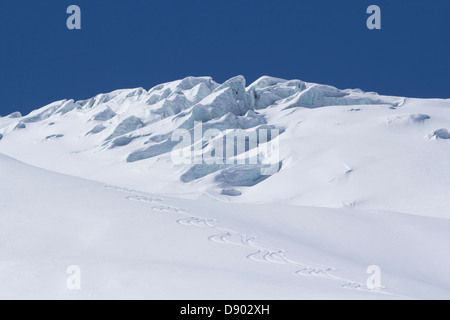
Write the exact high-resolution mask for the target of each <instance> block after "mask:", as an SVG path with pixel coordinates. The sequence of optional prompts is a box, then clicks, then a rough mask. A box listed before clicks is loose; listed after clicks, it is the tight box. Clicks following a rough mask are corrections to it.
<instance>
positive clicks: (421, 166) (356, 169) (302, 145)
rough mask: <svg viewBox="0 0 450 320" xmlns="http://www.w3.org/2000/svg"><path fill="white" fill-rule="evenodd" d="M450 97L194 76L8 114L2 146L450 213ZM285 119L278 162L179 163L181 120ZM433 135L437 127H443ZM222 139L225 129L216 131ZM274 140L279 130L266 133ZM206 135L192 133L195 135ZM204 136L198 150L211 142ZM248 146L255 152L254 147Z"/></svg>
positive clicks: (126, 176)
mask: <svg viewBox="0 0 450 320" xmlns="http://www.w3.org/2000/svg"><path fill="white" fill-rule="evenodd" d="M449 108H450V101H449V100H431V99H430V100H422V99H407V98H399V97H386V96H380V95H377V94H375V93H365V92H362V91H360V90H338V89H336V88H333V87H330V86H324V85H318V84H311V83H306V82H303V81H300V80H291V81H286V80H282V79H277V78H270V77H262V78H261V79H259V80H258V81H256V82H255V83H253V84H251V85H249V86H248V87H246V84H245V79H244V78H243V77H241V76H238V77H235V78H232V79H230V80H228V81H226V82H225V83H224V84H218V83H216V82H214V81H213V80H212V79H211V78H207V77H203V78H193V77H189V78H186V79H183V80H179V81H174V82H171V83H166V84H162V85H159V86H157V87H155V88H152V89H151V90H149V91H146V90H144V89H130V90H118V91H114V92H111V93H108V94H100V95H98V96H96V97H94V98H92V99H88V100H85V101H78V102H74V101H73V100H67V101H66V100H64V101H59V102H55V103H52V104H50V105H48V106H45V107H43V108H41V109H39V110H36V111H34V112H32V113H31V114H30V115H27V116H25V117H20V115H18V114H13V115H12V116H9V117H8V116H7V117H3V118H0V134H1V135H2V139H1V140H0V152H2V153H4V154H7V155H10V156H12V157H14V158H17V159H19V160H21V161H24V162H26V163H30V164H33V165H36V166H38V167H42V168H46V169H50V170H53V171H57V172H61V173H66V174H71V175H75V176H79V177H84V178H89V179H92V180H96V181H102V182H107V183H112V184H117V185H122V186H128V187H133V188H136V189H139V190H143V191H148V192H158V193H167V194H172V195H179V196H183V197H198V196H200V195H202V194H205V193H206V194H211V195H214V196H215V197H221V198H227V197H226V196H223V195H221V193H223V190H231V191H232V192H231V193H232V194H236V195H239V194H242V195H241V196H240V197H235V198H233V199H231V198H230V197H228V200H230V201H234V202H283V203H288V204H293V205H308V206H320V207H333V208H338V207H358V208H363V209H378V210H391V211H399V212H407V213H415V214H419V215H428V216H437V217H450V198H449V197H448V196H447V195H448V194H449V191H450V167H449V166H448V165H447V162H448V161H447V159H449V156H450V147H449V143H450V140H449V139H447V138H449V137H450V134H448V131H447V129H450V113H449ZM195 121H202V123H203V132H205V131H206V130H207V129H218V130H220V132H225V130H229V129H241V130H245V132H246V133H248V134H250V133H252V132H256V131H258V130H260V129H264V128H265V129H268V130H270V129H278V130H279V131H280V135H279V136H278V137H277V138H276V142H277V143H278V144H279V154H280V157H279V167H277V170H276V171H278V169H280V170H279V172H278V173H276V174H274V175H271V176H261V175H260V170H259V169H260V165H254V166H242V165H232V166H230V165H225V166H220V165H219V166H218V165H208V164H204V163H201V164H192V163H191V164H182V165H180V164H175V163H174V162H173V161H172V158H171V151H172V150H173V148H174V147H175V146H176V145H177V143H178V141H171V136H172V134H173V133H174V132H175V131H176V130H177V129H186V130H188V131H189V132H191V133H193V132H194V130H195V129H194V124H195ZM435 133H436V134H435ZM217 139H221V137H219V138H216V140H217ZM269 140H270V139H269ZM198 143H199V141H192V143H191V145H193V146H194V145H196V144H198ZM207 144H208V143H207V141H203V147H202V149H201V150H200V153H203V154H207V153H208V152H209V151H210V150H209V149H208V146H207ZM249 152H251V150H250V151H249Z"/></svg>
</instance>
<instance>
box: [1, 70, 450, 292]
mask: <svg viewBox="0 0 450 320" xmlns="http://www.w3.org/2000/svg"><path fill="white" fill-rule="evenodd" d="M449 108H450V100H442V99H414V98H403V97H390V96H383V95H378V94H376V93H366V92H363V91H361V90H359V89H346V90H340V89H337V88H334V87H332V86H328V85H320V84H314V83H308V82H305V81H301V80H283V79H279V78H272V77H268V76H264V77H262V78H260V79H258V80H257V81H256V82H254V83H253V84H250V85H248V86H247V84H246V80H245V78H244V77H242V76H237V77H234V78H232V79H230V80H228V81H226V82H224V83H223V84H219V83H216V82H215V81H213V80H212V79H211V78H209V77H188V78H185V79H182V80H177V81H174V82H169V83H165V84H161V85H158V86H156V87H154V88H152V89H150V90H148V91H147V90H145V89H143V88H137V89H124V90H116V91H114V92H111V93H104V94H99V95H97V96H96V97H93V98H91V99H87V100H83V101H74V100H61V101H57V102H55V103H52V104H49V105H47V106H44V107H43V108H41V109H39V110H36V111H33V112H32V113H30V114H29V115H27V116H24V117H22V115H20V114H19V113H15V114H13V115H10V116H7V117H3V118H0V153H1V154H4V155H7V156H3V155H0V177H1V179H0V208H1V210H0V254H1V255H2V259H0V298H14V297H22V298H56V299H57V298H62V299H78V298H162V299H165V298H181V299H194V298H203V299H211V298H220V299H221V298H223V299H240V298H247V299H274V298H286V299H299V298H332V299H333V298H344V299H351V298H361V299H384V298H393V299H396V298H419V299H421V298H426V299H428V298H450V277H449V276H448V274H449V272H448V270H449V268H450V250H449V246H448V243H449V240H450V239H449V237H450V232H449V231H450V222H449V221H450V198H449V197H448V194H449V192H450V167H449V166H448V159H449V158H450V145H449V142H448V141H449V138H450V134H449V132H448V130H447V129H445V128H448V127H449V125H450V113H449V112H448V110H449ZM196 121H202V132H201V133H202V134H203V133H205V132H207V131H208V130H214V132H215V133H217V134H214V135H211V136H209V137H207V138H206V137H203V136H200V138H199V137H196V133H197V132H198V130H199V124H198V122H196ZM439 128H441V129H439ZM19 129H20V130H19ZM180 129H184V130H185V132H187V133H188V134H189V135H191V136H192V137H194V138H193V139H191V140H190V141H188V142H189V143H188V146H187V148H188V149H189V148H195V150H197V152H198V155H199V156H200V158H203V159H207V158H208V157H211V156H212V152H213V151H214V152H216V151H217V150H214V146H216V143H223V141H224V137H227V134H228V133H230V132H231V133H233V131H230V130H241V131H239V132H240V133H241V134H244V135H247V138H246V140H245V141H246V144H245V148H244V149H245V150H239V149H238V148H237V147H234V148H232V150H233V149H234V152H233V154H228V153H225V154H223V155H222V156H223V159H222V160H223V162H222V163H205V162H201V163H175V162H174V161H173V159H172V150H173V149H174V147H175V146H177V145H178V144H179V143H180V141H178V140H173V139H172V135H173V134H174V133H176V132H179V130H180ZM261 129H266V130H269V133H270V130H278V131H279V134H277V135H273V136H272V134H269V136H268V139H267V140H268V143H267V144H266V142H265V141H264V139H261V137H260V136H259V133H260V132H261ZM227 130H228V131H227ZM234 132H236V131H234ZM251 136H256V137H257V139H256V141H255V143H254V144H251V143H249V141H248V139H249V137H251ZM225 141H227V140H226V139H225ZM233 141H234V138H233ZM269 142H270V143H276V144H278V148H276V149H274V150H276V151H279V155H278V156H276V154H275V151H274V150H272V151H271V152H268V153H264V152H262V151H261V148H262V147H264V146H266V145H268V144H269ZM245 156H248V157H250V158H252V159H256V158H259V159H260V160H264V161H266V163H267V161H272V164H273V165H274V168H275V170H274V171H273V172H272V173H271V174H270V175H264V172H265V171H264V168H265V167H266V166H267V165H264V164H263V163H257V164H254V163H248V162H245V163H242V164H240V163H238V162H235V161H236V160H237V159H241V158H243V157H245ZM10 157H11V158H10ZM12 158H15V159H17V160H19V161H23V163H22V162H19V161H17V160H13V159H12ZM230 160H231V162H229V161H230ZM247 160H248V159H247ZM25 163H27V164H25ZM33 166H34V167H33ZM47 170H49V171H47ZM105 184H107V185H105ZM70 265H79V266H80V267H81V268H82V270H83V289H82V290H81V291H79V292H72V291H68V290H67V289H66V287H65V281H66V279H67V274H66V273H65V271H66V268H67V267H68V266H70ZM369 265H378V266H380V267H381V270H382V283H383V286H384V287H385V288H383V289H381V290H378V291H371V290H369V289H368V288H367V287H366V286H365V281H366V279H367V278H368V275H367V274H366V269H367V267H368V266H369ZM211 283H215V285H214V286H211Z"/></svg>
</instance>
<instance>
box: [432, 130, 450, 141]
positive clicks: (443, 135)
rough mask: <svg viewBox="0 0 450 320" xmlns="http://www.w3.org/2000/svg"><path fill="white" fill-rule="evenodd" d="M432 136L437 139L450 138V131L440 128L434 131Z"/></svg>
mask: <svg viewBox="0 0 450 320" xmlns="http://www.w3.org/2000/svg"><path fill="white" fill-rule="evenodd" d="M429 137H430V138H435V139H444V140H447V139H450V133H449V132H448V130H447V129H438V130H436V131H434V132H433V133H432V134H430V135H429Z"/></svg>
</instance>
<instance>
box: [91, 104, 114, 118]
mask: <svg viewBox="0 0 450 320" xmlns="http://www.w3.org/2000/svg"><path fill="white" fill-rule="evenodd" d="M115 116H116V113H115V112H114V111H112V110H111V108H110V107H106V109H105V110H103V111H102V112H99V113H97V114H96V115H95V116H94V120H96V121H107V120H110V119H112V118H114V117H115Z"/></svg>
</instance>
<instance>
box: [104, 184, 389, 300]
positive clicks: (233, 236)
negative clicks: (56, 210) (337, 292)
mask: <svg viewBox="0 0 450 320" xmlns="http://www.w3.org/2000/svg"><path fill="white" fill-rule="evenodd" d="M105 187H106V188H108V189H112V190H116V191H119V192H125V193H129V194H132V195H129V196H126V199H128V200H130V201H140V202H145V203H149V204H153V206H151V209H153V210H155V211H159V212H162V213H167V214H176V215H184V216H186V217H185V218H181V219H177V220H176V223H178V224H180V225H182V226H186V227H195V228H207V229H210V230H211V231H213V233H214V235H212V236H210V237H208V240H209V241H211V242H214V243H217V244H221V245H233V246H240V247H246V248H248V249H249V251H250V252H251V253H250V254H248V255H247V256H246V258H247V259H248V260H251V261H255V262H258V263H269V264H274V265H286V266H292V267H295V269H296V271H295V272H293V274H294V275H297V276H303V277H315V278H322V279H328V280H334V281H336V282H340V283H341V284H340V286H341V287H342V288H344V289H352V290H362V291H367V292H375V293H381V294H387V295H391V294H390V293H389V292H386V291H384V290H381V289H377V290H370V289H369V288H367V286H365V285H364V284H362V283H358V282H354V281H351V280H349V279H345V278H341V277H337V276H335V275H333V274H332V273H333V272H334V271H336V269H335V268H333V267H323V266H311V265H308V264H304V263H301V262H297V261H295V260H291V259H289V258H287V257H286V251H284V250H280V249H273V248H268V247H266V246H263V245H261V244H259V243H258V242H257V241H256V240H257V237H256V236H249V235H246V234H242V233H240V232H237V231H234V230H230V229H227V228H223V227H221V226H219V225H218V224H217V221H216V220H214V219H209V218H202V217H195V216H192V215H191V214H190V213H189V212H188V210H187V209H185V208H179V207H176V206H172V205H167V204H165V205H163V203H164V202H165V201H164V200H163V199H160V198H158V197H153V196H150V195H142V193H141V192H139V191H136V190H132V189H127V188H122V187H116V186H105ZM154 204H159V205H154Z"/></svg>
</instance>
